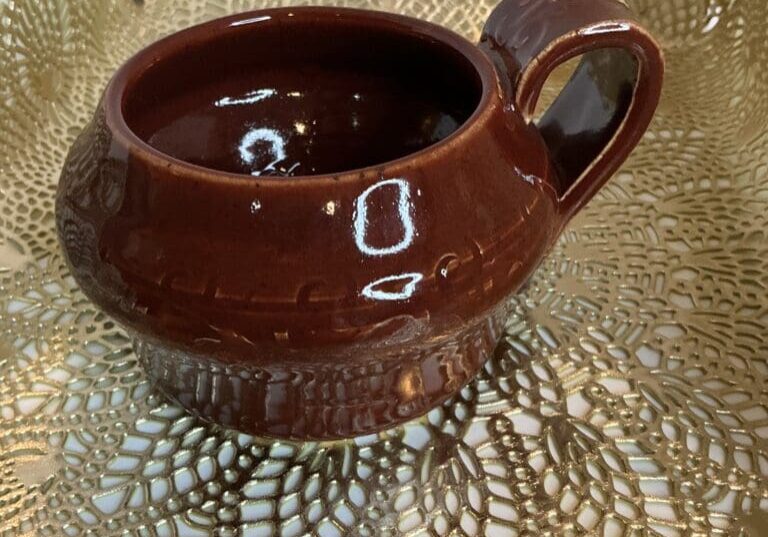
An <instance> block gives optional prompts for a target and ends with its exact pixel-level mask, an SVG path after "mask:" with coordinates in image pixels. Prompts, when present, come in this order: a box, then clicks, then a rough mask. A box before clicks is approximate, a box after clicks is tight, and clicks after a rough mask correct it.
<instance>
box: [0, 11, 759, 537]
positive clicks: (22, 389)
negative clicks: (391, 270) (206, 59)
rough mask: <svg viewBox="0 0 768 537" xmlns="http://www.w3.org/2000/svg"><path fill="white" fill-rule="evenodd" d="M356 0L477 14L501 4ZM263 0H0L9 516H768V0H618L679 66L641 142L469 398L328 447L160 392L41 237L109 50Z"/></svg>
mask: <svg viewBox="0 0 768 537" xmlns="http://www.w3.org/2000/svg"><path fill="white" fill-rule="evenodd" d="M275 3H276V2H270V3H269V4H270V5H274V4H275ZM315 3H317V2H315ZM346 3H347V4H348V5H354V6H368V7H373V8H377V9H386V10H392V11H398V12H404V13H408V14H411V15H415V16H418V17H423V18H428V19H430V20H433V21H436V22H439V23H442V24H444V25H448V26H450V27H453V28H454V29H456V30H458V31H460V32H462V33H464V34H465V35H467V36H468V37H470V38H472V39H477V37H478V34H479V31H480V28H481V25H482V21H483V20H484V19H485V17H486V16H487V15H488V13H489V12H490V9H491V7H492V4H493V2H492V1H491V0H480V1H477V2H474V1H469V0H467V1H459V0H453V1H448V0H371V1H370V2H365V1H363V0H359V1H351V0H350V1H347V2H346ZM265 4H266V3H264V2H246V1H244V0H217V1H207V2H204V1H202V0H193V1H170V0H143V1H141V0H111V1H107V0H62V1H53V0H0V142H1V143H0V534H2V535H3V536H6V535H8V536H16V535H67V536H76V535H89V536H91V535H92V536H105V535H142V536H143V535H147V536H150V535H159V536H166V535H184V536H186V535H190V536H192V535H218V536H222V537H223V536H235V535H239V536H243V537H254V536H263V535H280V536H283V537H289V536H293V535H300V534H304V533H311V534H315V535H318V536H321V537H331V536H341V535H346V534H350V535H361V536H365V535H371V536H373V535H399V534H408V535H487V536H507V535H521V536H522V535H578V534H584V533H593V534H598V535H606V536H614V535H616V536H618V535H663V536H683V535H702V536H703V535H751V536H755V537H756V536H759V535H765V534H766V533H768V515H767V514H766V511H768V451H767V448H768V445H767V444H766V438H768V384H767V383H766V380H767V379H768V238H767V234H768V216H767V215H768V131H767V128H766V126H767V125H768V44H767V43H766V39H765V36H766V33H767V32H768V4H767V3H766V2H765V1H764V0H751V1H750V0H663V1H662V0H635V1H632V2H630V4H631V5H632V7H633V8H634V9H636V10H637V12H638V13H640V15H641V18H642V19H643V20H644V21H645V22H646V24H647V25H648V26H649V27H650V28H651V29H652V30H653V31H654V32H655V34H656V35H657V36H659V37H660V38H661V40H662V43H663V45H664V47H665V49H666V53H667V59H668V73H669V76H668V82H667V86H666V90H665V95H664V99H663V103H662V105H661V108H660V110H659V113H658V115H657V118H656V120H655V122H654V124H653V126H652V128H651V131H650V132H649V133H648V135H647V136H646V138H645V140H644V142H643V144H642V145H641V147H640V149H639V150H638V151H637V152H636V153H635V154H634V156H633V157H632V159H631V160H630V162H629V163H628V164H627V165H626V166H625V168H624V170H623V171H622V172H621V173H620V174H618V176H617V177H615V178H614V180H613V181H612V182H611V183H610V184H609V186H607V187H606V188H605V189H604V190H603V191H602V192H601V193H600V195H599V196H598V198H597V199H596V200H595V201H594V202H593V203H592V204H591V205H590V206H589V207H588V208H587V209H586V210H585V212H584V213H583V214H582V215H581V216H580V217H579V218H578V219H577V220H576V221H575V222H574V223H573V225H572V226H571V227H570V228H569V230H568V231H567V232H566V233H565V235H564V236H563V238H562V240H561V241H560V243H559V245H558V247H557V248H556V250H555V251H554V252H553V253H552V254H551V255H550V257H549V258H548V260H547V261H546V262H545V264H544V265H543V266H542V268H541V270H540V271H539V272H538V274H537V276H536V277H535V280H534V281H533V282H532V285H531V287H530V289H529V290H528V291H527V293H526V294H525V295H524V296H521V297H519V299H518V300H517V307H516V314H515V315H514V317H513V318H511V319H510V323H509V328H508V336H507V337H506V340H505V342H504V343H503V344H502V345H501V346H500V348H499V349H498V352H497V353H496V356H495V357H494V359H493V360H491V362H490V363H489V364H488V365H487V367H486V369H485V371H484V372H483V373H481V375H480V376H479V377H478V378H477V380H476V381H475V382H474V383H473V384H472V385H470V386H469V387H468V388H466V389H465V390H464V391H463V392H462V394H461V396H459V397H457V398H456V399H455V400H453V401H451V402H450V403H448V404H446V405H444V406H443V407H441V408H438V409H435V410H433V411H432V412H431V413H430V414H429V415H428V416H427V417H426V418H424V419H423V420H421V421H418V422H416V423H412V424H409V425H406V426H404V427H401V428H397V429H395V430H392V431H389V432H387V433H383V434H381V435H379V436H374V437H365V438H359V439H356V440H353V441H348V442H337V443H328V444H317V443H312V444H291V443H283V442H272V441H264V440H259V439H256V438H253V437H249V436H245V435H242V434H238V433H236V432H232V431H224V430H221V429H219V428H217V427H214V426H210V425H206V424H204V423H201V422H200V421H197V420H196V419H194V418H192V417H190V416H188V415H187V414H185V413H184V412H183V411H182V410H180V409H179V408H177V407H174V406H169V405H167V404H165V403H164V402H162V401H161V400H160V398H158V397H157V396H156V395H153V394H152V393H151V390H150V387H149V386H148V384H147V382H146V380H145V378H144V376H143V373H142V371H141V369H140V368H139V366H138V365H137V363H136V358H135V356H134V355H133V353H132V351H131V350H130V345H129V342H128V340H127V338H126V336H125V335H124V333H123V332H122V331H121V330H120V329H119V327H117V326H115V324H114V323H113V322H112V321H111V320H110V319H109V318H107V317H106V316H104V315H103V314H101V313H100V312H98V311H97V310H96V309H95V308H94V307H93V306H92V305H91V304H90V303H89V302H88V300H87V299H86V298H85V297H84V296H83V295H82V293H81V292H80V291H79V290H78V289H77V287H76V286H75V285H74V282H73V281H72V279H71V277H70V276H69V275H68V274H67V271H66V268H65V266H64V264H63V262H62V257H61V253H60V250H59V248H58V245H57V242H56V238H55V234H54V225H53V197H54V192H55V188H56V182H57V180H58V174H59V170H60V167H61V165H62V161H63V158H64V155H65V152H66V150H67V148H68V146H69V144H70V143H71V142H72V140H73V139H74V136H75V134H76V133H77V132H78V129H80V128H81V127H82V126H83V125H84V123H85V121H86V120H87V119H88V117H89V115H90V113H91V111H92V110H93V108H94V106H95V104H96V102H97V99H98V97H99V94H100V92H101V90H102V88H103V87H104V84H105V83H106V81H107V80H108V77H109V76H110V74H111V73H112V71H113V70H114V69H115V68H116V67H117V66H118V65H119V64H120V63H121V62H122V61H123V60H124V59H125V58H126V57H128V56H129V55H130V54H131V53H132V52H134V51H136V50H137V49H139V48H141V47H142V46H143V45H146V44H148V43H149V42H151V41H153V40H155V39H157V38H158V37H159V36H161V35H163V34H167V33H168V32H171V31H173V30H176V29H180V28H182V27H185V26H188V25H191V24H193V23H196V22H199V21H202V20H205V19H209V18H212V17H217V16H221V15H224V14H226V13H229V12H233V11H238V10H245V9H250V8H255V7H260V6H263V5H265ZM555 87H557V85H556V84H555V83H553V88H555ZM553 88H550V90H549V95H550V97H551V95H552V94H553V91H554V89H553Z"/></svg>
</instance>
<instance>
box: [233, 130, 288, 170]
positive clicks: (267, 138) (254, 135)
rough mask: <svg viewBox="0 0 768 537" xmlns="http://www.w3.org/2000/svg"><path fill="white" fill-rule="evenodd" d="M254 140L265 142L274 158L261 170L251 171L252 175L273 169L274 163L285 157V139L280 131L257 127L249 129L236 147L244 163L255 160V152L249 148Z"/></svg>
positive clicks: (251, 162) (250, 162)
mask: <svg viewBox="0 0 768 537" xmlns="http://www.w3.org/2000/svg"><path fill="white" fill-rule="evenodd" d="M256 142H267V143H268V144H269V145H270V146H271V149H270V153H271V154H272V156H273V157H274V159H273V160H272V162H270V163H269V164H267V166H265V167H264V169H263V170H258V171H253V172H251V174H252V175H261V174H262V172H265V171H271V170H274V168H275V164H277V163H278V162H280V161H281V160H284V159H285V140H284V139H283V137H282V136H281V135H280V133H279V132H277V131H276V130H275V129H269V128H266V127H259V128H255V129H251V130H249V131H248V132H247V133H245V136H243V139H242V140H241V141H240V146H239V147H238V150H239V151H240V158H241V159H243V162H245V163H246V164H253V161H254V160H256V154H255V153H254V152H253V151H252V150H251V147H252V146H253V144H255V143H256Z"/></svg>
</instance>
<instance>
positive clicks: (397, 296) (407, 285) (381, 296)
mask: <svg viewBox="0 0 768 537" xmlns="http://www.w3.org/2000/svg"><path fill="white" fill-rule="evenodd" d="M423 279H424V275H423V274H419V273H418V272H409V273H406V274H398V275H396V276H387V277H386V278H381V279H379V280H376V281H375V282H371V283H369V284H368V285H366V286H365V287H364V288H363V296H364V297H366V298H370V299H372V300H387V301H394V300H408V299H409V298H411V297H412V296H413V293H415V292H416V286H417V285H418V283H419V282H420V281H421V280H423ZM401 281H402V282H403V283H404V285H403V288H402V290H401V291H399V292H392V291H381V290H378V289H376V287H378V286H380V285H384V284H387V283H393V282H401Z"/></svg>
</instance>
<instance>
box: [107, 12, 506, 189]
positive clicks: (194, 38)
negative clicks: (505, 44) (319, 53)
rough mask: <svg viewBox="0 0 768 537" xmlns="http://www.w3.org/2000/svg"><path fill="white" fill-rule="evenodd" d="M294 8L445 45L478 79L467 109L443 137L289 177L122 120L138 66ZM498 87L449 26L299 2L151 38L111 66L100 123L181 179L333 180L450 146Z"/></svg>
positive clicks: (466, 133)
mask: <svg viewBox="0 0 768 537" xmlns="http://www.w3.org/2000/svg"><path fill="white" fill-rule="evenodd" d="M296 11H300V12H303V13H308V14H309V13H311V14H312V15H314V16H317V17H323V18H326V19H328V20H333V19H338V18H340V17H345V18H346V19H347V20H351V22H350V24H355V20H357V21H358V23H359V22H361V21H375V22H376V23H378V24H381V25H382V26H381V27H382V28H383V29H384V30H387V31H392V32H396V33H400V34H402V35H404V36H406V35H415V36H426V37H429V38H431V39H434V40H436V41H437V42H439V43H440V44H441V45H443V46H447V47H449V48H451V49H452V50H453V51H454V52H456V53H459V54H460V55H461V56H462V57H463V58H464V59H466V60H467V61H468V62H469V63H470V65H472V67H473V68H474V70H475V72H476V73H477V75H478V78H479V80H480V83H481V89H480V97H479V100H478V102H477V104H476V106H475V108H474V110H473V112H472V113H471V114H470V116H469V117H468V118H467V119H466V120H465V121H464V122H462V123H461V125H459V127H458V128H457V129H456V130H455V131H453V132H452V133H451V134H449V135H448V136H446V137H445V138H443V139H441V140H439V141H437V142H435V143H434V144H431V145H429V146H427V147H424V148H421V149H419V150H417V151H414V152H412V153H409V154H407V155H404V156H402V157H398V158H395V159H391V160H387V161H384V162H381V163H375V164H372V165H368V166H364V167H358V168H352V169H349V170H342V171H340V172H335V173H320V174H312V175H295V176H289V177H285V176H280V175H260V176H253V175H248V174H243V173H235V172H228V171H224V170H217V169H215V168H208V167H206V166H201V165H197V164H193V163H191V162H187V161H185V160H182V159H179V158H176V157H174V156H172V155H169V154H168V153H165V152H163V151H160V150H158V149H156V148H155V147H153V146H151V145H150V144H149V143H147V142H146V141H144V140H143V139H142V138H141V137H140V136H138V135H137V134H136V133H135V132H134V131H133V129H132V128H131V127H130V126H129V125H128V123H127V121H126V119H125V115H124V111H123V107H124V103H125V100H126V89H127V87H128V85H129V84H130V83H131V82H132V81H134V80H136V79H137V78H138V77H141V76H142V74H143V73H142V72H143V71H145V70H147V69H148V68H149V67H151V66H152V65H154V64H156V63H158V62H160V61H163V60H166V59H168V58H172V57H173V56H174V55H175V54H177V53H179V52H181V51H182V50H183V49H184V48H186V47H188V46H189V45H190V44H192V43H205V42H206V41H207V40H209V39H217V38H218V37H221V36H222V35H224V34H225V33H226V32H227V31H231V30H232V28H236V27H242V26H249V27H252V28H253V31H258V29H257V28H258V26H257V25H258V24H259V23H260V22H265V21H268V20H271V19H272V17H273V16H281V17H283V19H282V22H283V23H284V22H285V18H290V17H292V16H293V15H292V12H296ZM500 91H501V90H500V86H499V82H498V74H497V71H496V68H495V67H494V65H493V63H492V61H491V59H490V58H489V57H488V56H487V55H486V54H485V53H484V52H483V51H482V50H481V48H480V47H478V46H477V45H475V44H474V43H472V42H471V41H469V40H468V39H466V38H464V37H463V36H461V35H459V34H458V33H456V32H454V31H453V30H450V29H448V28H444V27H442V26H439V25H437V24H434V23H432V22H429V21H426V20H423V19H418V18H416V17H410V16H407V15H401V14H397V13H390V12H386V11H376V10H368V9H358V8H344V7H330V6H299V7H279V8H270V9H260V10H253V11H245V12H242V13H237V14H235V15H230V16H227V17H222V18H217V19H213V20H210V21H207V22H203V23H201V24H198V25H195V26H191V27H189V28H186V29H184V30H180V31H178V32H175V33H173V34H170V35H169V36H166V37H164V38H162V39H160V40H158V41H155V42H154V43H152V44H150V45H148V46H147V47H145V48H144V49H142V50H140V51H139V52H138V53H136V54H135V55H134V56H132V57H131V58H130V59H128V60H127V61H126V62H125V63H124V64H123V65H122V66H121V67H120V68H119V69H118V70H117V71H116V73H115V74H114V76H113V77H112V79H111V80H110V82H109V83H108V85H107V88H106V90H105V92H104V101H103V107H104V113H105V116H106V117H105V120H106V124H107V127H108V129H109V131H110V133H111V134H112V136H113V138H114V139H117V140H118V141H119V142H121V143H122V144H123V145H124V146H125V147H126V148H127V150H128V151H129V153H130V154H131V156H132V157H133V158H137V159H139V160H141V161H143V162H144V163H145V164H146V165H148V166H150V167H158V166H162V167H163V168H164V171H165V172H172V173H164V174H162V175H163V176H165V177H169V178H170V177H184V178H185V179H195V180H200V181H204V182H216V183H222V182H226V183H238V184H243V183H250V184H259V185H269V184H272V185H296V184H298V183H304V182H307V181H311V182H313V183H318V182H322V181H324V180H325V181H332V182H334V183H337V182H339V181H345V180H346V181H349V180H360V179H362V178H365V177H370V176H371V175H376V176H379V175H380V174H381V173H382V171H383V170H386V169H390V168H413V167H418V166H419V165H420V163H421V162H422V161H424V160H425V159H426V160H431V159H434V158H436V157H438V156H439V155H441V154H446V153H448V152H451V151H453V149H454V147H455V146H457V145H460V144H461V143H462V142H463V141H465V140H466V139H468V138H470V137H472V136H473V134H474V133H475V132H476V131H477V130H478V129H482V127H483V124H484V123H485V121H486V120H487V119H488V118H489V117H490V116H491V114H492V112H493V110H494V108H495V107H494V104H495V103H497V102H499V100H498V99H495V97H496V96H497V95H499V94H500Z"/></svg>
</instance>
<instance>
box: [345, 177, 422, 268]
mask: <svg viewBox="0 0 768 537" xmlns="http://www.w3.org/2000/svg"><path fill="white" fill-rule="evenodd" d="M389 185H393V186H396V187H397V188H398V193H399V195H398V200H397V212H398V216H399V217H400V222H401V223H402V225H403V238H402V239H401V240H400V242H398V243H397V244H393V245H392V246H387V247H384V248H377V247H375V246H371V245H370V244H368V242H367V240H366V234H367V232H368V196H370V195H371V193H372V192H374V191H376V190H378V189H379V188H382V187H385V186H389ZM411 210H412V206H411V185H410V184H409V183H408V182H407V181H406V180H405V179H402V178H395V179H385V180H383V181H379V182H378V183H376V184H375V185H372V186H370V187H368V188H367V189H366V190H365V191H364V192H363V193H362V194H360V196H359V197H358V198H357V202H356V207H355V216H354V231H355V243H356V244H357V248H358V249H359V250H360V251H361V252H362V253H364V254H365V255H369V256H372V257H381V256H385V255H392V254H396V253H399V252H402V251H403V250H405V249H406V248H408V247H409V246H410V245H411V243H413V238H414V237H415V236H416V231H415V229H414V225H413V215H412V214H411Z"/></svg>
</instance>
